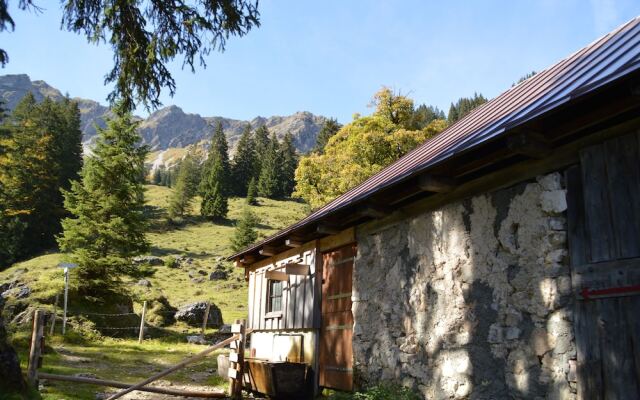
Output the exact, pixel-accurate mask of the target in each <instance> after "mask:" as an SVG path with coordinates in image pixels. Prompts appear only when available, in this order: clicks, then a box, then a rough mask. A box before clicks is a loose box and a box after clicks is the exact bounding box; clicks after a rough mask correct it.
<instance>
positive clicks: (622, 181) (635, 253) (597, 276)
mask: <svg viewBox="0 0 640 400" xmlns="http://www.w3.org/2000/svg"><path fill="white" fill-rule="evenodd" d="M567 191H568V193H567V195H568V211H567V212H568V219H569V248H570V258H571V268H572V283H573V288H574V292H575V295H576V298H577V301H576V313H575V321H574V323H575V334H576V346H577V357H578V360H577V379H578V398H579V399H604V400H613V399H621V400H622V399H640V135H639V134H637V133H633V134H628V135H626V136H622V137H619V138H615V139H611V140H609V141H607V142H605V143H603V144H599V145H596V146H592V147H589V148H585V149H583V150H582V151H581V154H580V165H579V166H575V167H572V168H570V169H569V170H568V171H567Z"/></svg>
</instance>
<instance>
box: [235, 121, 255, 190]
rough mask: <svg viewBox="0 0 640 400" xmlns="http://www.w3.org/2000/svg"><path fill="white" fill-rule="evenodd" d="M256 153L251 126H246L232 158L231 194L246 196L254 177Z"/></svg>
mask: <svg viewBox="0 0 640 400" xmlns="http://www.w3.org/2000/svg"><path fill="white" fill-rule="evenodd" d="M255 165H256V153H255V142H254V141H253V137H252V136H251V125H250V124H247V126H246V127H245V128H244V131H243V132H242V136H240V139H239V140H238V145H237V146H236V154H235V156H234V157H233V164H232V171H231V172H232V174H231V175H232V177H233V189H234V190H233V193H234V194H235V195H237V196H240V197H244V196H246V195H247V189H248V185H249V182H250V181H251V179H252V178H254V177H255V176H256V175H255Z"/></svg>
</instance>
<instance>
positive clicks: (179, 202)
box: [169, 154, 200, 218]
mask: <svg viewBox="0 0 640 400" xmlns="http://www.w3.org/2000/svg"><path fill="white" fill-rule="evenodd" d="M198 175H199V173H198V165H197V161H196V160H195V159H194V158H193V156H191V155H190V154H188V155H187V156H186V157H185V158H184V159H183V160H182V162H181V163H180V166H179V168H178V175H177V178H176V184H175V186H174V188H173V191H172V192H171V198H170V199H169V218H176V217H184V215H185V214H187V213H189V211H190V210H191V202H192V201H193V198H194V196H195V195H196V194H197V191H198V184H199V183H200V180H199V179H198Z"/></svg>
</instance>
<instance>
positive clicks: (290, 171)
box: [279, 132, 298, 196]
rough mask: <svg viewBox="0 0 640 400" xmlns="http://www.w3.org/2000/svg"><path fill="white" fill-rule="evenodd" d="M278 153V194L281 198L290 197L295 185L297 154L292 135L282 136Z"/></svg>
mask: <svg viewBox="0 0 640 400" xmlns="http://www.w3.org/2000/svg"><path fill="white" fill-rule="evenodd" d="M279 153H280V157H279V159H280V161H281V167H280V176H279V181H280V188H281V189H280V194H281V195H282V196H291V193H292V192H293V189H294V187H295V185H296V180H295V174H296V168H297V167H298V154H297V153H296V148H295V146H294V145H293V135H291V133H290V132H288V133H287V134H286V135H284V138H283V139H282V143H280V148H279Z"/></svg>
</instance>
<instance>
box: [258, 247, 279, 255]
mask: <svg viewBox="0 0 640 400" xmlns="http://www.w3.org/2000/svg"><path fill="white" fill-rule="evenodd" d="M259 253H260V255H263V256H275V255H276V254H278V250H277V249H276V248H275V247H273V246H262V248H261V249H260V251H259Z"/></svg>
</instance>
